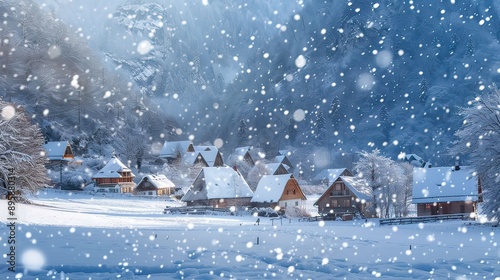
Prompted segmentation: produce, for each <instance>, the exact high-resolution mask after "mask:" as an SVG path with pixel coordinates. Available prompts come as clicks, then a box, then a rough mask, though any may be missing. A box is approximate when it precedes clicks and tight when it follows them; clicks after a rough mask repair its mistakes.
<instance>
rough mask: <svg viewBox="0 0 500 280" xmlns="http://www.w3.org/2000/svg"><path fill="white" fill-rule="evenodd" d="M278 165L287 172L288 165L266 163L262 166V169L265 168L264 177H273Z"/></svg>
mask: <svg viewBox="0 0 500 280" xmlns="http://www.w3.org/2000/svg"><path fill="white" fill-rule="evenodd" d="M280 165H282V166H283V167H284V168H285V170H288V168H289V166H288V165H286V164H282V163H279V162H272V163H266V164H265V165H264V167H265V168H266V175H273V174H274V173H276V171H277V170H278V168H279V167H280Z"/></svg>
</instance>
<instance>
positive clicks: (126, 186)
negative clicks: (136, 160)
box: [92, 156, 135, 193]
mask: <svg viewBox="0 0 500 280" xmlns="http://www.w3.org/2000/svg"><path fill="white" fill-rule="evenodd" d="M134 177H135V175H134V174H133V173H132V170H130V168H128V167H127V166H125V165H124V164H123V163H122V162H121V161H120V160H119V159H118V158H117V157H115V156H113V157H112V158H111V159H110V160H109V161H108V163H106V165H105V166H104V167H103V168H101V170H99V171H98V172H97V173H96V174H94V176H93V177H92V180H93V181H94V182H95V187H96V188H97V191H98V192H113V193H132V192H133V191H134V188H135V183H134V182H133V179H134Z"/></svg>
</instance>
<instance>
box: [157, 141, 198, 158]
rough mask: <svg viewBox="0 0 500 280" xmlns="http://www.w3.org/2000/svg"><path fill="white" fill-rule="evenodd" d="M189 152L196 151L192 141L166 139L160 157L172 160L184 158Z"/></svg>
mask: <svg viewBox="0 0 500 280" xmlns="http://www.w3.org/2000/svg"><path fill="white" fill-rule="evenodd" d="M188 152H194V146H193V143H191V141H165V143H164V144H163V148H162V149H161V152H160V158H162V159H165V160H167V161H168V162H172V161H174V160H176V159H180V158H182V157H183V156H184V155H185V154H186V153H188Z"/></svg>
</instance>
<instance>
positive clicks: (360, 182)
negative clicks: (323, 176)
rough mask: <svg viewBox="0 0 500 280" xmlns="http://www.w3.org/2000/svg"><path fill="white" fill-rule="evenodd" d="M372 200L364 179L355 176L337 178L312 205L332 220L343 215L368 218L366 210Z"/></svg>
mask: <svg viewBox="0 0 500 280" xmlns="http://www.w3.org/2000/svg"><path fill="white" fill-rule="evenodd" d="M372 200H373V197H372V195H371V190H370V188H369V187H368V184H367V183H366V180H365V179H362V178H359V177H355V176H339V177H338V178H337V179H336V180H335V181H333V182H332V184H331V185H330V186H329V187H328V189H327V190H326V191H325V192H324V193H323V194H322V195H321V196H320V198H319V199H318V200H317V201H316V202H315V203H314V206H317V207H318V213H319V214H320V215H323V216H329V217H332V218H335V217H342V215H344V214H353V215H355V214H357V213H359V214H360V215H361V216H362V217H370V214H369V213H368V211H367V209H368V208H369V207H370V204H371V202H372Z"/></svg>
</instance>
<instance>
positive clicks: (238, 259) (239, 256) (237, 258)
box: [235, 255, 243, 262]
mask: <svg viewBox="0 0 500 280" xmlns="http://www.w3.org/2000/svg"><path fill="white" fill-rule="evenodd" d="M235 259H236V261H237V262H241V261H242V260H243V257H242V256H241V255H237V256H236V257H235Z"/></svg>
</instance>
